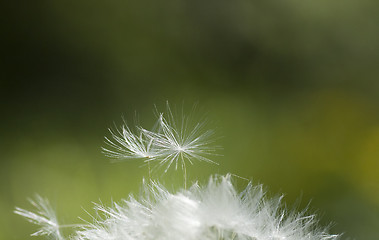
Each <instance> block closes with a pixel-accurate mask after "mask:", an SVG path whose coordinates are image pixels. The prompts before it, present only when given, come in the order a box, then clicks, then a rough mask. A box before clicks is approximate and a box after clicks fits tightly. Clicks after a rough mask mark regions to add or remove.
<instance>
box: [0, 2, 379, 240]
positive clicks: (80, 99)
mask: <svg viewBox="0 0 379 240" xmlns="http://www.w3.org/2000/svg"><path fill="white" fill-rule="evenodd" d="M0 8H1V9H2V14H1V15H0V25H1V32H2V34H1V35H2V36H1V39H0V42H1V53H0V68H1V69H0V70H1V71H0V100H1V101H0V109H1V117H0V119H1V120H0V152H1V156H0V194H1V195H0V212H1V213H2V214H1V218H0V239H26V238H28V236H29V234H30V233H32V232H33V231H34V230H35V229H36V227H35V226H33V225H32V224H29V223H27V222H26V221H25V220H23V219H22V218H21V217H19V216H15V215H14V214H13V213H12V211H13V209H14V206H16V205H17V206H20V207H25V208H28V206H29V205H28V203H27V200H26V198H27V197H32V196H33V194H34V193H39V194H41V195H42V196H46V197H47V198H49V199H50V200H51V202H52V204H53V205H55V206H56V207H57V211H58V216H59V218H60V219H61V220H62V222H64V223H72V222H75V223H77V222H80V220H78V219H77V218H76V217H77V216H82V217H83V218H84V219H90V218H89V216H87V214H86V213H85V212H84V211H83V210H82V207H83V208H84V209H86V210H89V211H90V209H91V207H92V203H91V202H92V201H94V202H98V200H99V199H101V200H102V201H103V202H104V203H110V201H111V199H112V198H113V200H115V201H118V200H120V199H121V198H125V197H127V196H128V194H129V193H130V192H133V193H138V189H139V187H140V184H141V179H142V177H143V176H146V172H147V170H146V169H145V168H141V167H140V165H141V164H140V163H139V162H135V161H132V162H128V163H117V164H110V163H109V161H108V159H106V158H105V157H104V156H102V154H101V153H100V151H101V150H100V147H101V146H103V145H104V144H103V136H104V135H107V134H108V132H107V128H108V127H110V126H112V124H113V122H114V121H115V122H116V124H121V122H122V121H121V115H124V116H125V118H126V119H127V120H128V121H130V122H132V121H133V119H134V116H135V111H137V112H138V113H139V119H140V122H141V124H143V125H144V126H146V127H147V128H148V127H149V126H151V125H152V123H153V121H154V114H153V111H152V110H153V108H154V107H153V106H154V104H157V105H158V107H160V108H161V109H163V108H164V103H165V101H166V100H169V101H170V103H171V104H172V105H176V106H181V105H182V104H183V102H184V105H185V106H187V107H188V108H190V107H191V106H192V104H193V103H194V102H198V103H199V105H200V107H201V109H204V112H206V113H207V117H208V119H209V120H210V122H211V123H210V124H209V125H210V127H212V128H216V131H217V134H218V135H219V136H223V138H221V140H220V141H219V144H220V145H222V146H223V148H224V150H223V151H222V152H221V153H222V154H223V155H224V156H223V157H215V160H216V161H218V162H219V163H220V165H219V166H215V165H208V164H205V163H196V164H195V165H194V166H191V167H189V169H188V173H189V178H190V180H191V181H193V180H195V179H199V180H200V181H202V182H206V179H207V178H208V176H209V175H210V174H214V173H220V174H225V173H227V172H231V173H234V174H237V175H240V176H243V177H247V178H252V179H253V181H255V182H257V183H263V184H264V185H265V186H266V187H267V188H268V190H269V192H270V193H271V194H272V195H274V193H278V192H283V193H285V195H286V198H285V201H286V203H287V204H289V205H291V204H293V203H294V202H296V200H297V199H299V197H301V199H302V201H301V204H300V206H306V205H307V203H308V202H309V201H310V200H312V203H311V204H310V205H311V210H313V211H314V210H317V212H318V213H319V214H320V215H321V223H322V224H324V225H325V224H327V223H329V222H331V221H332V222H333V225H332V232H334V233H340V232H344V233H345V235H344V237H345V239H347V238H351V239H365V240H370V239H372V240H374V239H378V233H377V229H378V227H379V111H378V104H379V79H378V76H379V27H378V26H379V14H378V9H379V2H378V1H375V0H360V1H358V0H344V1H330V0H328V1H327V0H319V1H303V0H284V1H274V0H265V1H258V0H250V1H248V0H237V1H226V0H217V1H216V0H206V1H204V0H202V1H200V0H191V1H181V0H180V1H126V0H123V1H121V0H119V1H116V0H112V1H23V3H22V1H2V3H0ZM179 174H180V172H179ZM156 175H157V177H158V178H161V180H162V181H165V182H166V185H167V186H171V185H175V183H174V182H175V181H176V180H177V179H179V178H177V177H175V176H173V177H172V178H171V176H164V177H160V176H161V173H156ZM178 181H179V180H178ZM238 182H239V183H241V186H243V184H244V182H243V181H238ZM178 184H179V183H177V185H178ZM173 188H174V186H173ZM241 189H242V187H241ZM36 239H38V238H36Z"/></svg>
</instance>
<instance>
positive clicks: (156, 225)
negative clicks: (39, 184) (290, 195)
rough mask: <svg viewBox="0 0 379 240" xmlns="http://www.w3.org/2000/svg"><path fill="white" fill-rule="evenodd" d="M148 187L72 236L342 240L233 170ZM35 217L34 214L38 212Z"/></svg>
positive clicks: (90, 239) (95, 239)
mask: <svg viewBox="0 0 379 240" xmlns="http://www.w3.org/2000/svg"><path fill="white" fill-rule="evenodd" d="M143 187H144V195H143V196H142V197H141V198H140V199H135V198H134V197H132V196H130V197H129V199H128V200H124V201H122V203H121V204H117V203H114V204H113V206H112V207H105V206H102V205H96V210H97V212H98V215H99V216H98V218H97V219H96V220H95V221H94V223H93V224H91V225H87V226H83V227H82V228H81V229H79V230H77V231H76V232H75V234H74V235H72V236H70V239H76V240H199V239H201V240H336V239H338V235H331V234H328V233H327V231H326V230H325V229H322V228H318V227H317V225H316V224H317V221H316V220H315V218H314V216H313V215H310V216H307V215H305V214H304V212H301V213H292V212H289V213H287V212H286V210H285V209H284V208H283V206H282V204H281V198H276V199H271V200H270V199H266V197H265V192H264V191H263V189H262V186H261V185H258V186H253V185H252V184H251V183H249V184H248V186H247V188H246V189H245V190H244V191H243V192H242V193H238V192H237V191H236V189H235V188H234V186H233V184H232V182H231V177H230V175H226V176H222V177H211V178H210V180H209V183H208V184H207V185H206V186H200V185H199V184H194V185H193V186H192V187H191V188H189V189H188V190H186V189H182V190H180V191H178V192H177V193H170V192H169V191H167V190H166V189H165V188H164V187H163V186H161V185H160V184H158V183H156V182H154V181H151V182H150V184H145V185H144V186H143ZM24 211H25V210H21V212H24ZM17 213H19V212H17ZM19 214H20V213H19ZM21 215H23V216H25V215H24V214H21ZM30 216H31V217H29V218H32V219H33V216H36V215H30ZM34 223H37V224H38V223H41V222H39V221H34ZM44 227H46V226H45V225H44ZM43 230H44V231H45V229H44V228H43ZM56 239H61V238H56Z"/></svg>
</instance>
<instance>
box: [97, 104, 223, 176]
mask: <svg viewBox="0 0 379 240" xmlns="http://www.w3.org/2000/svg"><path fill="white" fill-rule="evenodd" d="M158 116H159V117H158V120H157V122H156V124H155V125H156V127H155V128H154V129H153V130H147V129H145V128H142V127H139V126H138V127H136V130H137V133H133V132H132V131H131V130H130V129H129V127H128V126H126V125H124V126H122V128H121V130H116V131H112V130H110V132H111V135H112V140H111V139H109V138H105V140H106V143H107V145H108V146H109V147H110V149H108V148H103V152H104V153H105V155H107V156H109V157H111V158H113V159H116V160H127V159H143V160H144V162H146V163H150V162H157V163H158V167H161V166H166V168H165V170H164V172H167V171H168V169H169V168H170V167H171V166H172V165H173V164H174V165H175V169H178V165H180V166H181V168H182V169H183V170H184V171H185V170H186V162H188V163H190V164H193V160H197V161H204V162H209V163H214V164H217V163H215V162H214V161H212V160H210V159H209V158H208V156H210V155H217V154H215V151H216V150H217V147H215V146H212V143H213V142H214V139H212V136H213V131H212V130H204V125H205V124H204V122H201V123H197V124H195V125H194V126H192V127H191V126H190V123H189V119H188V118H186V117H185V116H184V115H183V116H182V117H181V124H180V125H178V124H177V122H176V120H175V118H174V116H173V113H172V111H171V108H170V106H169V104H168V103H167V109H166V112H165V113H159V114H158ZM178 126H179V127H178Z"/></svg>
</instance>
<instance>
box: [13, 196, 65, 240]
mask: <svg viewBox="0 0 379 240" xmlns="http://www.w3.org/2000/svg"><path fill="white" fill-rule="evenodd" d="M29 202H30V203H31V204H32V205H33V206H34V207H35V208H36V210H37V212H36V213H34V212H31V211H27V210H25V209H22V208H16V210H15V211H14V212H15V213H16V214H18V215H21V216H23V217H25V218H26V219H27V220H28V221H30V222H32V223H34V224H37V225H40V226H41V229H40V230H38V231H37V232H35V233H33V234H32V236H42V235H47V236H52V237H54V238H55V239H58V240H62V239H63V238H62V235H61V232H60V230H59V228H60V226H59V224H58V221H57V218H56V215H55V212H54V210H53V209H52V208H51V206H50V203H49V201H48V200H47V199H44V198H42V197H41V196H39V195H36V200H35V201H34V200H32V199H29Z"/></svg>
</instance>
